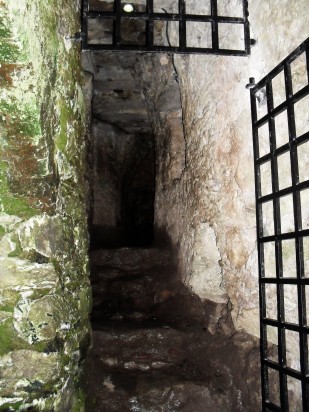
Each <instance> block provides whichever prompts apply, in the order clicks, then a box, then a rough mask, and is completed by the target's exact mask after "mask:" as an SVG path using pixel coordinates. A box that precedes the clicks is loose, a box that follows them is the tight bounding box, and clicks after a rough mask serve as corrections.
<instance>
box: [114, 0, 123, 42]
mask: <svg viewBox="0 0 309 412" xmlns="http://www.w3.org/2000/svg"><path fill="white" fill-rule="evenodd" d="M114 9H115V14H114V22H113V47H114V48H116V49H119V48H120V47H121V24H122V20H121V15H122V9H121V0H114Z"/></svg>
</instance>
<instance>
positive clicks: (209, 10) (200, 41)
mask: <svg viewBox="0 0 309 412" xmlns="http://www.w3.org/2000/svg"><path fill="white" fill-rule="evenodd" d="M126 10H130V11H129V12H128V11H126ZM82 34H83V40H82V47H83V49H84V50H137V51H148V52H173V53H208V54H209V53H211V54H222V55H237V56H246V55H248V54H250V33H249V22H248V1H247V0H230V2H228V3H227V2H226V1H225V0H199V1H196V0H187V1H185V0H132V1H124V0H106V1H102V0H83V15H82Z"/></svg>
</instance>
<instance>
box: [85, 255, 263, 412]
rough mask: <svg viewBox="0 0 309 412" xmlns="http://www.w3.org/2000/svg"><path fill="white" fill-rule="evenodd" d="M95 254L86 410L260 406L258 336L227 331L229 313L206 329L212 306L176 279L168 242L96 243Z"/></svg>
mask: <svg viewBox="0 0 309 412" xmlns="http://www.w3.org/2000/svg"><path fill="white" fill-rule="evenodd" d="M91 262H92V286H93V299H94V301H93V315H92V316H93V318H92V324H93V348H92V350H91V351H90V353H89V354H88V359H87V361H86V367H85V370H86V377H85V383H86V392H87V394H88V397H87V409H86V410H87V411H89V412H92V411H93V412H95V411H96V412H110V411H115V412H116V411H117V412H120V411H121V412H122V411H141V412H150V411H153V412H157V411H158V412H159V411H188V412H189V411H196V412H204V411H212V412H214V411H218V412H219V411H220V412H221V411H233V412H234V411H244V410H246V411H247V410H250V411H258V406H257V405H258V404H259V402H258V399H257V398H256V395H255V394H256V393H257V392H256V388H255V385H256V384H257V382H256V379H257V376H258V373H259V371H258V351H257V348H256V342H255V341H253V340H251V339H250V338H249V337H248V336H247V335H245V334H243V333H235V334H234V335H233V336H232V337H229V336H227V335H225V334H224V327H229V326H228V323H229V319H228V316H226V315H227V314H226V313H222V319H221V321H222V325H221V331H220V330H219V329H220V328H219V327H218V331H217V333H216V334H211V333H210V332H209V331H207V330H206V329H207V319H209V317H210V316H211V308H209V307H208V308H205V307H204V306H203V304H202V302H201V301H200V299H199V298H198V297H197V296H196V295H193V294H191V293H189V291H188V290H187V289H186V288H185V287H184V286H183V285H182V284H181V283H180V282H178V281H177V277H176V276H175V271H174V268H173V265H172V264H171V262H172V258H171V254H170V253H168V251H167V250H165V249H163V250H160V249H159V248H155V247H154V248H148V249H143V248H120V249H110V250H96V251H93V252H92V255H91ZM205 309H206V310H205ZM243 376H246V377H247V379H246V380H243ZM248 377H249V379H248Z"/></svg>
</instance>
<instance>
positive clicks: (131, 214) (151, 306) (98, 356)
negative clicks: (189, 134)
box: [84, 52, 259, 412]
mask: <svg viewBox="0 0 309 412" xmlns="http://www.w3.org/2000/svg"><path fill="white" fill-rule="evenodd" d="M84 68H85V70H87V71H88V73H91V74H88V76H89V81H90V80H91V79H92V87H93V90H92V94H93V98H92V127H93V132H92V142H93V144H92V156H91V159H92V182H93V183H92V184H93V185H92V208H91V214H90V234H91V252H90V264H91V283H92V290H93V309H92V315H91V320H92V328H93V348H92V350H91V351H90V353H89V355H88V359H87V362H86V382H87V392H88V396H87V410H88V411H102V412H103V411H106V412H109V411H119V412H120V411H129V410H138V411H144V412H148V411H159V410H162V411H176V410H183V411H189V410H192V408H193V410H195V411H197V412H199V411H200V412H202V411H205V408H206V410H209V411H210V410H211V411H222V410H224V411H228V410H231V411H234V410H240V409H239V408H240V400H239V393H241V402H244V403H245V404H246V405H247V406H248V407H249V408H250V410H252V411H254V410H258V408H257V404H258V397H259V391H258V388H257V385H256V381H258V379H259V366H258V347H257V341H254V340H252V338H250V337H249V335H247V334H244V333H240V332H236V331H235V329H234V327H233V323H232V320H231V317H230V313H229V311H230V310H231V308H230V307H229V305H226V304H221V305H216V304H211V303H210V302H206V301H203V300H202V299H201V298H200V297H199V296H198V295H197V294H195V293H192V291H191V290H190V288H189V287H186V286H185V285H184V284H183V283H182V281H181V275H180V273H179V269H178V262H177V259H178V253H179V252H178V250H177V245H175V244H173V243H172V241H171V239H170V238H169V235H168V231H166V230H165V228H164V227H159V226H158V224H157V222H156V221H157V219H158V218H156V219H155V216H157V215H159V214H160V213H162V211H157V212H156V211H155V208H156V207H158V201H157V199H155V193H156V191H157V195H158V196H159V197H160V196H162V193H161V194H160V191H163V195H164V191H167V190H169V189H168V187H166V188H164V187H162V186H163V184H162V183H163V182H165V184H166V185H167V186H168V185H171V184H174V183H175V181H177V180H180V179H181V178H182V176H183V174H184V173H185V172H186V142H185V136H184V128H183V112H182V106H181V97H180V89H179V84H178V79H177V72H176V71H175V67H174V66H173V60H172V58H171V56H168V55H166V54H165V55H140V54H137V53H135V52H118V53H113V52H105V53H102V52H101V53H100V52H96V53H86V54H85V55H84ZM153 73H157V74H159V77H158V78H157V79H154V76H153ZM156 82H158V83H156ZM153 93H156V95H155V96H154V95H153ZM170 156H172V159H170V158H169V157H170ZM156 171H157V176H155V172H156ZM158 175H159V176H158ZM156 182H157V187H156ZM212 318H215V319H216V320H215V321H213V320H212ZM216 322H217V323H216ZM210 323H213V326H212V328H213V331H210V330H209V325H210ZM244 376H246V380H244ZM223 388H224V390H223Z"/></svg>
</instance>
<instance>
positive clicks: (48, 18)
mask: <svg viewBox="0 0 309 412" xmlns="http://www.w3.org/2000/svg"><path fill="white" fill-rule="evenodd" d="M79 13H80V2H79V1H73V2H67V1H64V0H48V1H44V2H42V1H40V0H4V1H1V2H0V27H1V29H0V31H1V41H0V62H1V65H0V82H1V91H0V151H1V159H0V193H1V199H0V409H1V410H5V411H12V410H23V411H25V410H30V409H31V410H32V411H48V412H50V411H69V410H70V411H73V410H76V411H79V410H82V405H83V395H82V393H81V392H79V391H78V390H77V389H76V387H77V386H78V381H79V375H80V363H81V362H82V359H83V356H84V355H85V351H86V349H87V347H88V343H89V324H88V313H89V306H90V292H89V283H88V258H87V250H88V234H87V225H86V222H87V210H86V204H87V185H86V180H85V178H86V176H87V170H86V166H85V164H86V162H85V160H86V157H85V152H86V139H85V136H86V128H85V125H86V109H85V104H84V97H83V93H82V89H81V81H82V77H81V69H80V63H79V59H80V46H79V45H78V44H74V43H72V42H71V41H70V40H67V39H66V37H67V36H70V35H73V34H74V33H75V32H77V31H78V30H79Z"/></svg>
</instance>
